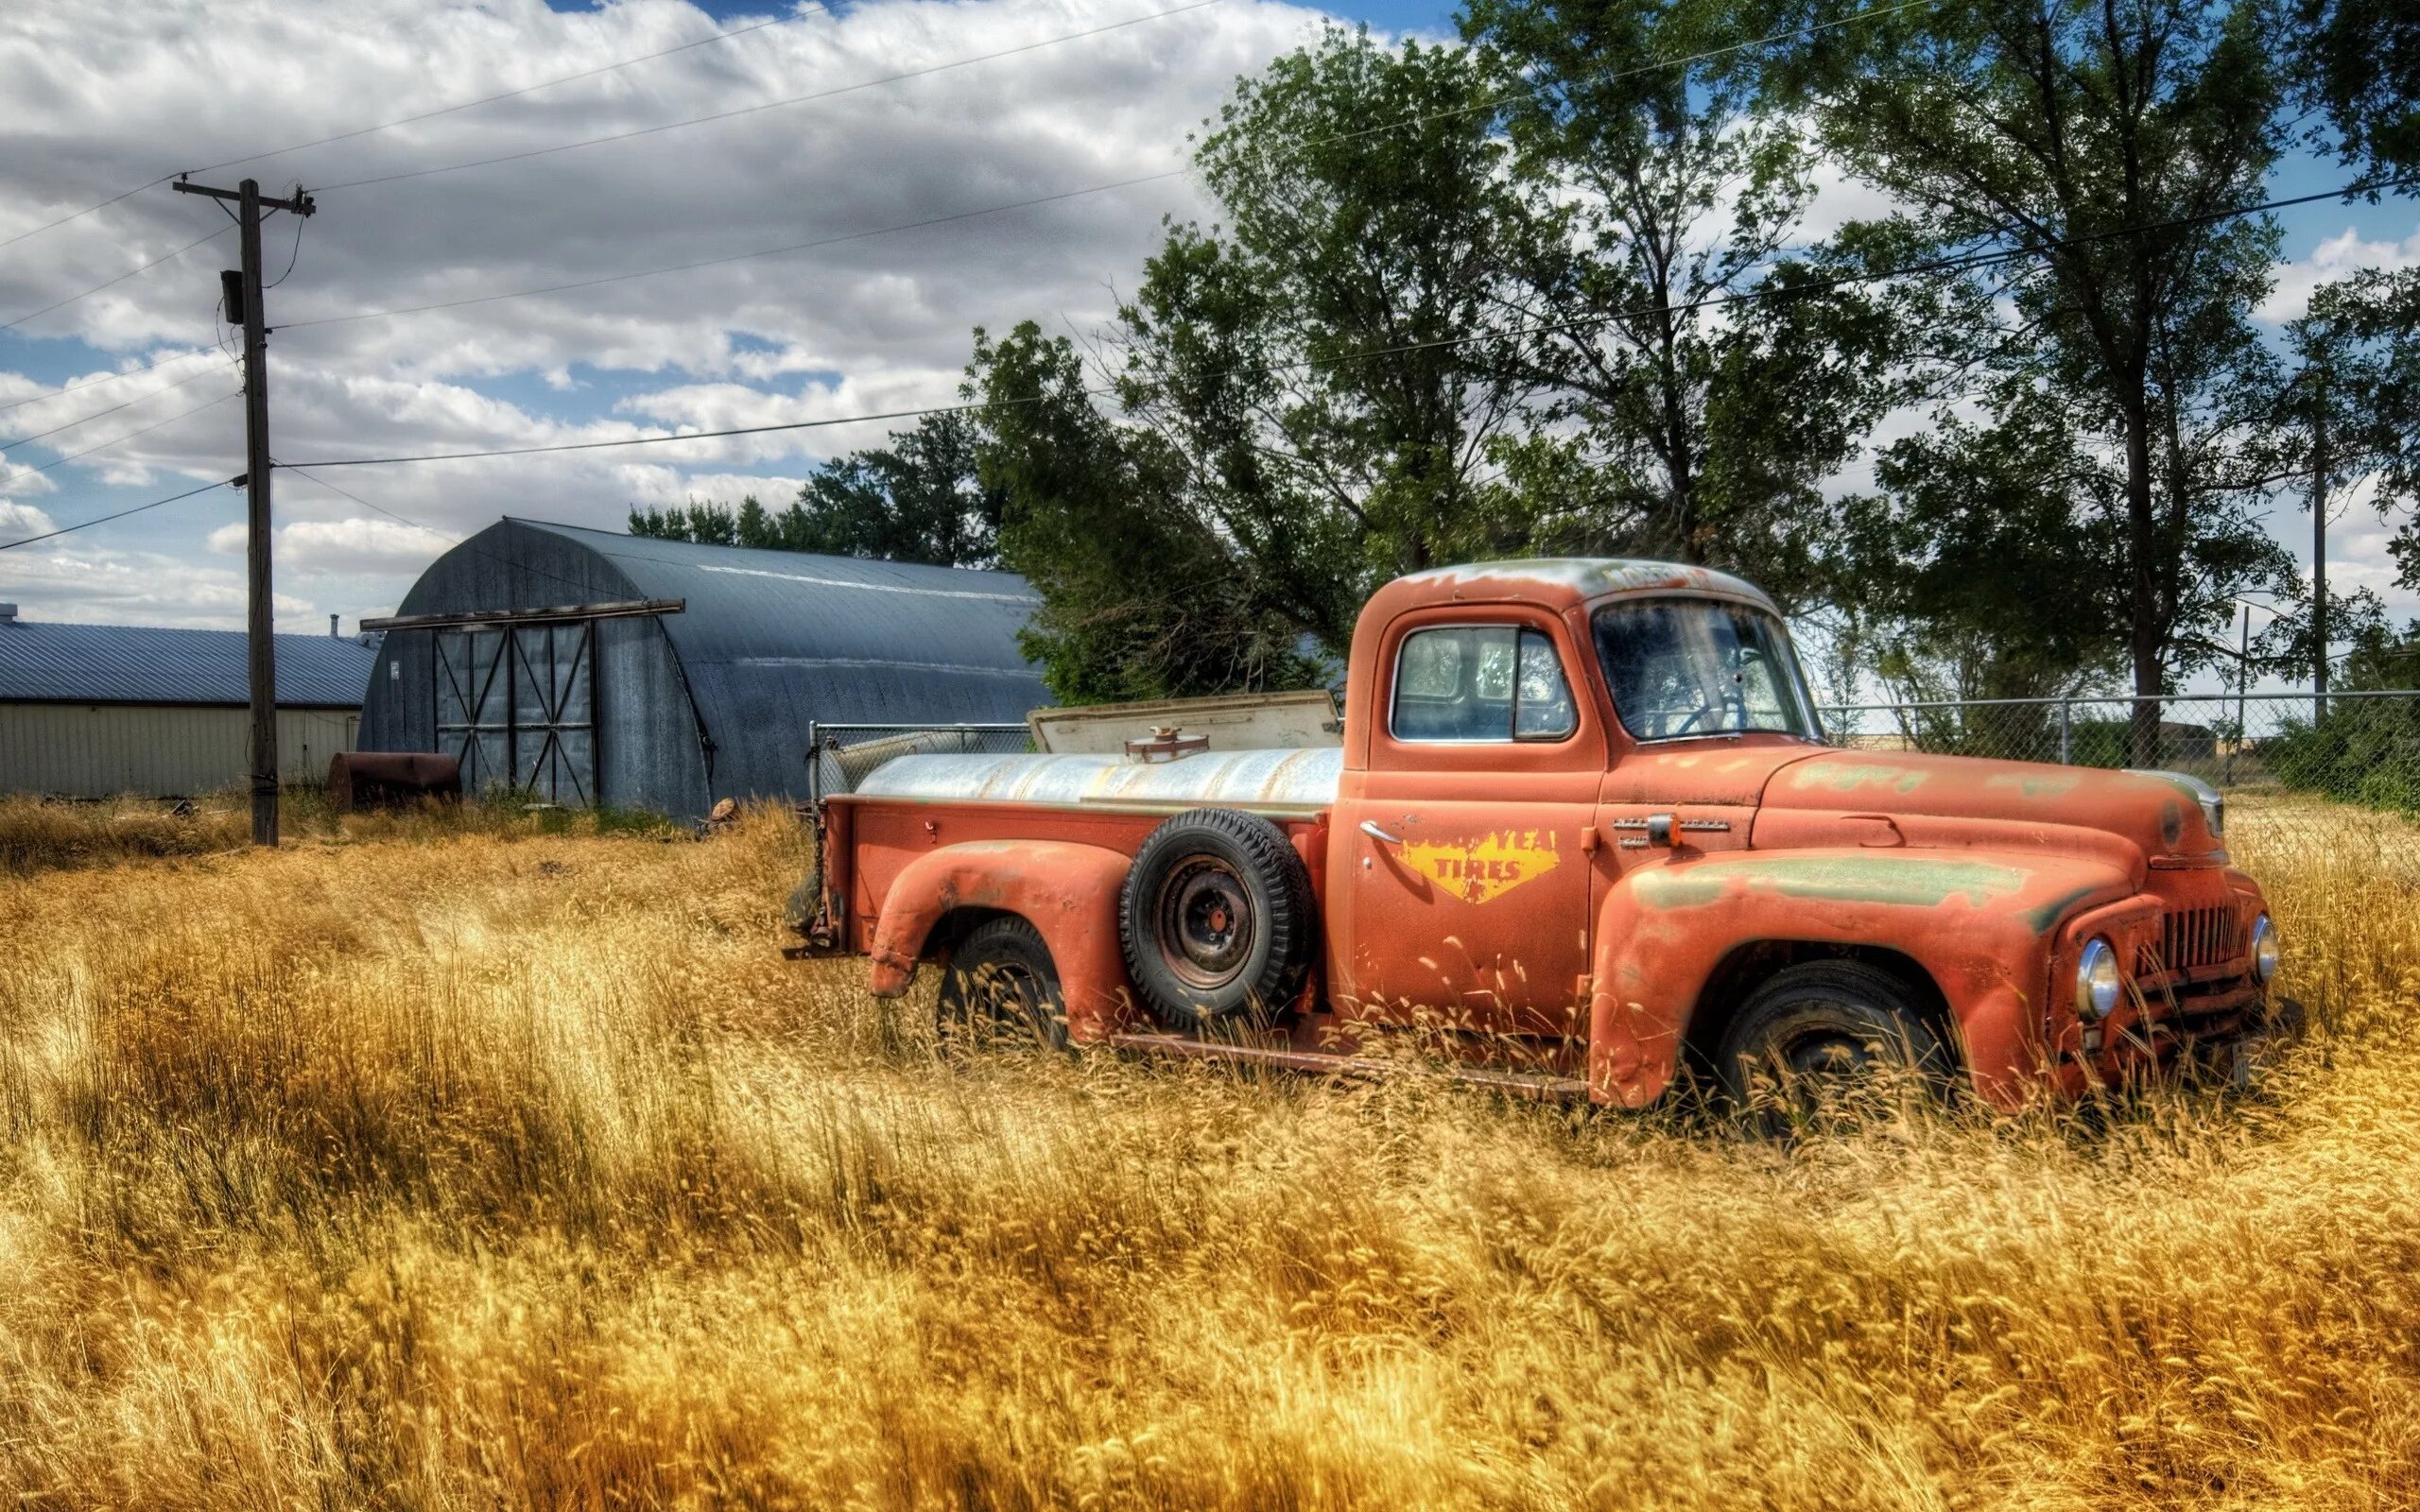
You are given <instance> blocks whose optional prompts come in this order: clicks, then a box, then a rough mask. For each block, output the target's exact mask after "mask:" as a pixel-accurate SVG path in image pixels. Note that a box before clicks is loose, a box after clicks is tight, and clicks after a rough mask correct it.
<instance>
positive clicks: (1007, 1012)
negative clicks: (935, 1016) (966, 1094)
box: [938, 914, 1067, 1054]
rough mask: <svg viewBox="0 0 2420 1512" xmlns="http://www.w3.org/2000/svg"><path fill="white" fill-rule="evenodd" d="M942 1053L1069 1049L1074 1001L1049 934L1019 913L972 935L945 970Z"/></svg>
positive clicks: (978, 927)
mask: <svg viewBox="0 0 2420 1512" xmlns="http://www.w3.org/2000/svg"><path fill="white" fill-rule="evenodd" d="M940 1020H941V1022H940V1024H939V1025H938V1028H939V1031H940V1035H941V1044H942V1052H943V1053H944V1054H951V1053H957V1052H961V1051H968V1050H995V1049H1026V1050H1030V1049H1036V1048H1039V1049H1044V1050H1063V1049H1065V1048H1066V1046H1067V999H1066V996H1065V994H1064V993H1063V992H1062V991H1061V990H1060V988H1059V968H1058V966H1057V964H1056V963H1054V962H1053V961H1052V960H1051V959H1050V947H1049V946H1048V945H1046V944H1045V943H1044V942H1043V938H1042V931H1040V930H1038V929H1036V928H1034V927H1033V926H1032V925H1031V924H1029V923H1028V922H1026V921H1025V920H1024V919H1019V918H1018V917H1016V916H1015V915H1014V914H1007V915H1003V916H1001V917H1000V918H997V919H986V920H985V921H984V922H982V923H980V924H977V925H976V926H975V928H974V929H972V930H970V931H968V932H967V936H966V937H965V938H964V939H962V940H959V942H958V948H957V949H956V950H954V951H952V952H950V956H949V964H948V965H947V966H945V967H943V968H942V987H941V1002H940Z"/></svg>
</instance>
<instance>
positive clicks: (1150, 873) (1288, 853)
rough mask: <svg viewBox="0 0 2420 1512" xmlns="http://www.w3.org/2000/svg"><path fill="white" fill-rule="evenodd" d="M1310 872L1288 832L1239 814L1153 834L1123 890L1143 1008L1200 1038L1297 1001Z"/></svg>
mask: <svg viewBox="0 0 2420 1512" xmlns="http://www.w3.org/2000/svg"><path fill="white" fill-rule="evenodd" d="M1318 919H1319V908H1318V904H1317V902H1315V901H1314V899H1313V895H1312V892H1311V873H1310V868H1307V867H1305V866H1304V865H1303V858H1302V857H1301V856H1299V855H1296V854H1295V853H1294V848H1293V846H1292V845H1291V844H1290V843H1288V840H1287V838H1286V833H1285V832H1284V831H1283V830H1280V829H1279V828H1278V827H1277V826H1276V825H1274V824H1272V823H1271V822H1270V821H1269V820H1267V819H1264V818H1261V817H1259V816H1256V815H1252V814H1245V813H1241V812H1239V811H1237V810H1235V809H1195V810H1193V811H1191V812H1190V813H1185V814H1180V815H1178V816H1175V817H1174V818H1171V819H1169V820H1168V821H1167V823H1165V824H1163V825H1161V826H1160V827H1159V828H1158V829H1156V830H1153V831H1152V832H1151V833H1150V837H1149V838H1148V839H1146V840H1145V841H1144V842H1143V848H1142V849H1141V850H1140V851H1136V852H1135V855H1134V865H1133V868H1132V870H1130V871H1128V873H1127V874H1126V885H1125V887H1124V889H1123V890H1122V891H1121V892H1120V893H1119V894H1118V900H1117V934H1118V943H1119V944H1120V946H1121V947H1123V949H1124V951H1125V954H1126V968H1127V971H1129V972H1130V973H1132V976H1133V978H1134V986H1135V988H1136V990H1137V991H1138V992H1140V993H1141V995H1142V998H1143V1002H1144V1004H1145V1005H1146V1006H1148V1007H1149V1008H1150V1010H1151V1011H1152V1012H1153V1013H1154V1014H1156V1015H1158V1017H1159V1018H1160V1020H1161V1022H1164V1023H1167V1024H1169V1025H1171V1026H1173V1027H1176V1028H1180V1029H1190V1030H1197V1031H1198V1030H1202V1029H1207V1028H1209V1027H1211V1026H1213V1025H1216V1024H1220V1023H1224V1022H1233V1021H1236V1020H1243V1021H1246V1022H1250V1021H1253V1020H1257V1019H1259V1018H1261V1017H1263V1016H1265V1015H1267V1014H1270V1013H1273V1012H1276V1011H1279V1010H1281V1009H1283V1008H1285V1007H1287V1006H1288V1005H1290V1004H1292V1002H1293V1001H1294V998H1295V996H1296V994H1298V993H1299V992H1301V990H1302V988H1303V983H1304V981H1305V978H1306V977H1307V976H1308V974H1309V972H1310V968H1311V959H1312V954H1313V952H1314V951H1315V950H1316V949H1317V945H1318V941H1317V935H1318Z"/></svg>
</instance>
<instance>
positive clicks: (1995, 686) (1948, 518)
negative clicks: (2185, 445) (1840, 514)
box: [1828, 384, 2125, 700]
mask: <svg viewBox="0 0 2420 1512" xmlns="http://www.w3.org/2000/svg"><path fill="white" fill-rule="evenodd" d="M1875 479H1876V485H1877V491H1876V492H1873V493H1867V494H1860V495H1857V496H1854V497H1852V498H1851V499H1850V500H1849V501H1848V502H1847V506H1846V508H1845V510H1844V522H1843V523H1844V525H1845V528H1844V529H1843V530H1842V532H1841V537H1840V538H1839V540H1838V541H1837V542H1836V543H1835V546H1834V549H1833V551H1832V553H1831V554H1830V556H1829V558H1828V561H1829V564H1830V566H1831V569H1832V571H1833V572H1834V573H1835V574H1836V575H1837V577H1838V579H1839V581H1840V582H1841V584H1842V585H1843V587H1844V589H1845V591H1844V592H1842V593H1841V594H1840V596H1841V598H1842V599H1843V600H1844V601H1846V602H1848V603H1850V604H1853V605H1854V606H1855V608H1856V610H1857V611H1858V616H1859V626H1860V628H1861V629H1862V630H1863V632H1864V638H1865V641H1866V644H1868V645H1869V646H1870V648H1871V651H1872V661H1871V663H1870V665H1871V670H1873V671H1875V672H1876V673H1877V674H1878V675H1879V676H1880V677H1881V678H1882V679H1883V681H1884V683H1885V684H1886V685H1887V686H1888V687H1889V688H1890V689H1891V692H1892V695H1893V696H1894V697H1898V698H1904V699H1914V700H1942V699H1966V698H2045V697H2056V696H2063V695H2066V694H2072V693H2078V692H2081V691H2083V689H2084V688H2085V687H2086V686H2087V685H2089V684H2090V683H2091V682H2093V681H2094V680H2096V679H2099V678H2100V677H2103V676H2106V675H2107V674H2108V673H2109V672H2111V671H2113V670H2114V669H2115V668H2117V667H2118V666H2119V665H2122V664H2123V661H2124V655H2125V599H2124V594H2123V593H2122V591H2121V585H2119V584H2118V583H2116V582H2114V581H2112V580H2110V579H2109V578H2108V576H2106V574H2105V573H2102V572H2100V571H2099V570H2097V569H2098V564H2100V563H2102V562H2106V561H2107V560H2108V559H2109V558H2110V556H2111V554H2112V553H2113V551H2114V550H2115V548H2116V536H2117V532H2118V520H2119V519H2120V517H2121V514H2122V510H2121V507H2120V505H2121V501H2122V498H2123V493H2124V490H2123V484H2122V480H2121V479H2119V478H2118V476H2117V475H2116V473H2115V472H2114V470H2113V469H2111V468H2110V467H2109V465H2108V463H2107V461H2106V459H2105V458H2103V457H2101V456H2098V455H2094V454H2093V452H2092V450H2091V449H2090V448H2089V447H2087V446H2086V445H2084V444H2083V438H2082V437H2080V436H2079V434H2078V431H2077V427H2076V426H2075V425H2074V423H2073V418H2072V416H2071V415H2069V414H2068V413H2067V412H2066V408H2065V406H2063V405H2061V404H2059V403H2058V402H2057V399H2056V397H2055V396H2054V395H2051V394H2048V393H2046V392H2044V391H2043V390H2041V389H2039V388H2035V387H2029V386H2025V385H2022V384H2011V385H2009V386H2007V387H2004V388H2003V389H2002V390H2000V391H1999V392H1998V393H1997V394H1995V395H1994V396H1993V398H1992V400H1991V402H1990V404H1989V405H1988V406H1987V408H1986V410H1985V413H1984V415H1983V416H1982V417H1980V418H1969V417H1968V416H1966V415H1963V414H1961V413H1958V412H1955V411H1950V412H1945V413H1943V414H1940V415H1938V416H1936V417H1935V422H1934V423H1933V424H1932V425H1931V426H1930V427H1928V428H1927V429H1926V430H1924V431H1922V432H1920V433H1919V434H1917V435H1915V436H1911V437H1909V438H1905V439H1902V440H1899V441H1896V442H1894V443H1893V444H1892V445H1890V446H1889V447H1887V448H1885V449H1884V450H1883V451H1882V453H1881V454H1880V455H1878V456H1877V457H1876V466H1875Z"/></svg>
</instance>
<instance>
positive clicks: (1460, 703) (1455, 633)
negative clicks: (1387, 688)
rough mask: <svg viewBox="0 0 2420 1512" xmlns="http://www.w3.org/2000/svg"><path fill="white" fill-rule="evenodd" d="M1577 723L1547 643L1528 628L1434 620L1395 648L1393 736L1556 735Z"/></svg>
mask: <svg viewBox="0 0 2420 1512" xmlns="http://www.w3.org/2000/svg"><path fill="white" fill-rule="evenodd" d="M1579 723H1580V716H1579V713H1578V711H1577V709H1576V708H1575V707H1574V706H1573V704H1572V700H1571V684H1570V682H1569V681H1567V680H1566V679H1564V675H1563V663H1562V662H1560V661H1559V660H1558V659H1557V658H1556V656H1555V654H1554V643H1553V642H1552V641H1551V640H1548V639H1547V637H1546V636H1544V635H1541V634H1539V633H1538V632H1537V631H1535V630H1525V629H1522V628H1521V627H1518V626H1513V625H1446V626H1438V627H1434V628H1431V629H1424V630H1414V631H1412V632H1411V633H1410V634H1409V635H1407V636H1405V637H1404V638H1403V644H1402V646H1401V647H1400V648H1399V649H1398V650H1397V651H1396V653H1395V694H1394V709H1393V712H1392V715H1391V717H1390V719H1389V721H1388V728H1389V729H1390V730H1392V732H1393V734H1394V737H1395V739H1397V740H1402V741H1495V740H1501V741H1514V740H1561V739H1563V738H1564V737H1565V736H1567V735H1569V734H1570V733H1571V732H1572V731H1573V730H1576V729H1578V728H1579Z"/></svg>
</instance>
